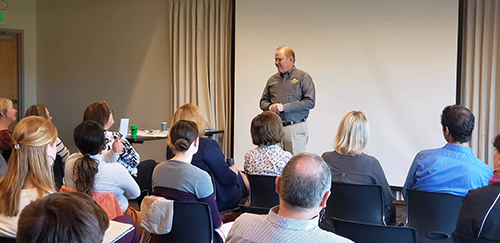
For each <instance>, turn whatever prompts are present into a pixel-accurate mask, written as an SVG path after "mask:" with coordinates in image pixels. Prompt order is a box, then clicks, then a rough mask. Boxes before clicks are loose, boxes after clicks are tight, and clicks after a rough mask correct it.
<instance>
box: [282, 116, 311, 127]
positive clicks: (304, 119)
mask: <svg viewBox="0 0 500 243" xmlns="http://www.w3.org/2000/svg"><path fill="white" fill-rule="evenodd" d="M305 121H306V118H303V119H301V120H300V121H298V122H296V121H287V122H283V126H284V127H286V126H290V125H293V124H298V123H301V122H305Z"/></svg>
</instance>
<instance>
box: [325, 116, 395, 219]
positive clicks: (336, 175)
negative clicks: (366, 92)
mask: <svg viewBox="0 0 500 243" xmlns="http://www.w3.org/2000/svg"><path fill="white" fill-rule="evenodd" d="M369 133H370V126H369V123H368V119H367V118H366V116H365V114H363V112H361V111H350V112H348V113H347V114H345V116H344V117H343V118H342V120H341V121H340V124H339V128H338V131H337V135H336V136H335V141H334V142H333V144H334V146H335V150H334V151H332V152H325V153H323V155H322V156H321V157H323V159H324V160H325V162H326V163H327V164H328V167H330V171H331V173H332V180H333V181H338V182H343V183H351V184H374V185H380V186H381V187H382V194H383V198H384V208H385V211H384V215H385V221H386V223H387V224H389V223H392V222H395V221H396V207H395V206H394V204H393V203H392V201H393V200H394V197H393V196H392V192H391V187H390V186H389V183H387V179H386V178H385V174H384V170H382V166H380V163H379V162H378V160H377V159H376V158H375V157H373V156H370V155H367V154H365V153H363V151H364V149H365V148H366V145H367V144H368V136H369Z"/></svg>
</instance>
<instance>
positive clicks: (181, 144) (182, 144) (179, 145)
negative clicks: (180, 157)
mask: <svg viewBox="0 0 500 243" xmlns="http://www.w3.org/2000/svg"><path fill="white" fill-rule="evenodd" d="M174 145H175V149H176V150H177V151H181V152H183V151H186V150H188V149H189V146H191V144H190V143H189V141H188V140H186V139H184V138H179V139H177V140H176V141H175V144H174Z"/></svg>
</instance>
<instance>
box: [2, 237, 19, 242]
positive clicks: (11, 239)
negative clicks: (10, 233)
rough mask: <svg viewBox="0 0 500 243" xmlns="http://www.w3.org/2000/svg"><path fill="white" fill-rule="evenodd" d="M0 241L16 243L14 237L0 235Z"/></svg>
mask: <svg viewBox="0 0 500 243" xmlns="http://www.w3.org/2000/svg"><path fill="white" fill-rule="evenodd" d="M0 242H2V243H16V238H9V237H4V236H0Z"/></svg>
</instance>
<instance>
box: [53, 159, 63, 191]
mask: <svg viewBox="0 0 500 243" xmlns="http://www.w3.org/2000/svg"><path fill="white" fill-rule="evenodd" d="M52 171H53V172H54V182H55V186H56V190H59V189H61V186H62V185H63V178H64V168H63V163H62V157H61V156H60V155H57V156H56V159H55V160H54V166H52Z"/></svg>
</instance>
